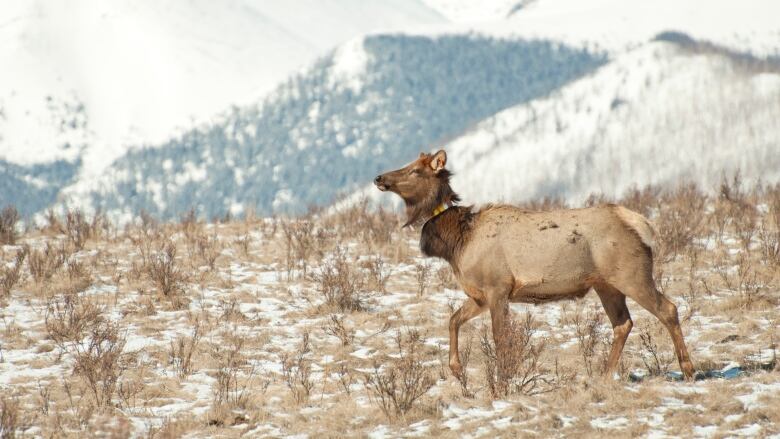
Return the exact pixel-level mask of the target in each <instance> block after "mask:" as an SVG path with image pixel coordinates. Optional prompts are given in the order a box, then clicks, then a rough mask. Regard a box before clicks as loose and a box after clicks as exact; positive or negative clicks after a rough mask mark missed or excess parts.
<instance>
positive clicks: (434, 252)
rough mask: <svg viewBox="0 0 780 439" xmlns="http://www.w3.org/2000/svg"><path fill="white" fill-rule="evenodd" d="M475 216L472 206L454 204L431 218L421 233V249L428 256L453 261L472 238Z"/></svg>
mask: <svg viewBox="0 0 780 439" xmlns="http://www.w3.org/2000/svg"><path fill="white" fill-rule="evenodd" d="M475 216H476V214H475V213H474V212H472V210H471V206H467V207H463V206H453V207H450V208H449V209H447V210H445V211H444V212H442V213H441V214H439V215H436V216H435V217H433V218H431V219H430V220H428V222H426V223H425V225H424V226H423V229H422V233H421V234H420V250H422V252H423V254H425V255H426V256H433V257H437V258H442V259H444V260H446V261H447V262H450V263H452V262H453V260H454V259H456V258H457V257H458V256H459V255H460V252H461V250H462V249H463V247H464V246H465V244H466V243H467V242H468V240H469V238H471V229H472V224H473V221H474V217H475ZM454 266H455V265H453V267H454Z"/></svg>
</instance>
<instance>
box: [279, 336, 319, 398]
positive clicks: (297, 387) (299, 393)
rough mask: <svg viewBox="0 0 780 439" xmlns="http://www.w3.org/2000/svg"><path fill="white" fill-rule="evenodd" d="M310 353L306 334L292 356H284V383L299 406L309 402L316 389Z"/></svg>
mask: <svg viewBox="0 0 780 439" xmlns="http://www.w3.org/2000/svg"><path fill="white" fill-rule="evenodd" d="M310 352H311V345H310V344H309V333H308V332H304V333H303V334H302V335H301V344H300V346H299V347H298V349H297V350H296V351H295V352H294V353H293V354H292V355H290V354H284V355H283V356H282V374H283V375H284V381H285V383H287V388H289V389H290V392H291V393H292V396H293V399H294V400H295V402H296V403H297V404H303V403H305V402H306V401H308V400H309V396H310V395H311V391H312V389H313V388H314V382H313V381H312V380H311V360H310V359H309V356H308V354H309V353H310Z"/></svg>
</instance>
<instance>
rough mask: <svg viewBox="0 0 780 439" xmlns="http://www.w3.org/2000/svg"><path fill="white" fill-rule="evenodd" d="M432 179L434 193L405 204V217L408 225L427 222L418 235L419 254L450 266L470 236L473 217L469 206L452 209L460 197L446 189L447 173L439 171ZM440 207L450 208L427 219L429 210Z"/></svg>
mask: <svg viewBox="0 0 780 439" xmlns="http://www.w3.org/2000/svg"><path fill="white" fill-rule="evenodd" d="M436 177H437V181H436V188H432V189H434V190H431V192H430V195H429V196H428V197H426V198H425V199H423V200H421V201H420V202H418V203H415V204H413V205H411V206H410V205H409V204H407V213H408V215H409V221H410V222H417V221H420V220H421V219H426V220H427V221H426V222H425V224H424V225H423V228H422V232H421V234H420V250H422V252H423V254H425V255H426V256H433V257H438V258H442V259H445V260H447V261H448V262H452V261H453V259H454V258H456V257H457V255H459V254H460V251H461V249H462V248H463V246H464V245H465V243H466V242H467V241H468V239H469V237H470V235H471V225H472V222H473V218H474V215H475V214H474V213H473V212H472V210H471V207H470V206H469V207H462V206H454V204H456V203H458V202H459V201H460V197H459V196H458V194H456V193H455V191H453V190H452V187H451V186H450V177H452V173H451V172H450V171H448V170H446V169H442V170H441V171H439V173H438V174H437V175H436ZM441 204H446V205H447V206H451V207H450V208H449V209H447V210H445V211H444V212H442V213H440V214H439V215H436V216H433V217H431V215H432V212H433V210H434V209H436V208H437V207H438V206H440V205H441ZM407 224H409V223H407Z"/></svg>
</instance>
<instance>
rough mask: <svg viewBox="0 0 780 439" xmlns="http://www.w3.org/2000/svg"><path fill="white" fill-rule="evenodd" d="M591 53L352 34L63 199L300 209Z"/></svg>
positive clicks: (112, 209) (581, 65)
mask: <svg viewBox="0 0 780 439" xmlns="http://www.w3.org/2000/svg"><path fill="white" fill-rule="evenodd" d="M603 61H604V60H603V58H602V57H600V56H598V55H592V54H589V53H588V52H585V51H581V50H572V49H568V48H566V47H565V46H561V45H557V44H553V43H550V42H545V41H526V40H494V39H491V38H484V37H476V36H474V37H471V36H460V35H453V36H447V37H437V38H428V37H422V36H421V37H416V36H405V35H373V36H369V37H366V38H361V39H356V40H354V41H352V42H350V43H348V44H345V45H343V46H342V47H340V48H339V49H338V50H336V51H334V52H333V53H331V54H330V55H329V56H327V57H325V58H323V59H321V60H320V61H319V62H318V63H317V64H315V65H314V66H313V67H311V68H310V69H308V70H307V71H306V72H304V73H302V74H301V75H298V76H296V77H294V78H291V79H290V80H289V81H288V82H287V83H286V84H285V85H283V86H282V87H280V88H279V89H278V90H276V91H275V92H274V94H273V95H272V96H271V97H270V98H269V99H267V100H265V101H264V102H263V103H262V104H261V105H259V106H256V107H247V108H243V109H236V110H235V111H233V112H232V113H230V114H227V115H225V117H224V118H223V120H221V121H219V122H216V123H214V124H209V125H206V126H203V127H202V128H200V129H197V130H193V131H190V132H188V133H185V134H183V135H182V136H180V137H178V138H176V139H174V140H172V141H170V142H168V143H165V144H163V145H161V147H155V148H145V149H142V150H138V151H133V152H130V153H129V154H127V155H126V156H124V157H123V158H122V159H121V160H118V161H117V162H115V163H114V164H113V165H112V167H111V168H110V169H109V170H108V171H107V172H106V173H105V174H104V175H103V176H102V177H101V178H100V179H97V180H95V181H87V182H79V183H78V184H75V185H73V186H72V187H70V188H69V189H68V190H66V191H65V194H64V199H65V200H66V202H68V203H69V204H80V205H91V207H93V208H101V209H103V210H105V211H107V212H109V213H112V214H114V213H115V214H120V213H124V212H128V211H129V212H133V211H138V210H139V209H146V210H147V211H149V212H151V213H154V214H158V215H161V216H163V217H172V216H176V215H178V214H179V213H181V212H182V211H186V210H187V209H189V208H190V207H193V206H194V207H196V208H197V209H198V213H200V214H201V215H205V216H207V217H211V216H214V215H223V214H225V213H226V212H232V213H233V214H238V213H241V211H242V210H243V209H244V208H249V207H254V208H256V209H257V210H258V211H261V212H266V213H268V212H271V211H273V212H302V211H305V209H306V208H307V207H308V206H309V205H315V204H319V205H323V204H328V203H330V202H331V201H332V200H333V199H334V197H335V195H336V194H338V193H339V192H341V191H346V190H350V189H351V188H355V187H356V185H358V184H360V183H362V182H364V181H366V180H367V179H370V178H371V177H372V176H373V175H375V173H376V172H377V171H379V170H380V169H382V168H383V167H384V166H385V165H386V164H387V163H394V162H398V161H400V160H405V159H406V158H407V157H409V155H410V154H416V153H417V152H419V151H420V150H421V149H427V148H429V147H430V146H431V145H433V144H435V143H437V142H441V141H444V140H445V139H447V138H450V137H453V136H456V135H458V134H460V133H462V132H463V131H464V130H466V129H467V128H468V127H469V126H471V125H473V124H475V123H477V122H478V121H480V120H482V119H483V118H485V117H488V116H490V115H492V114H494V113H495V112H497V111H500V110H502V109H504V108H507V107H510V106H512V105H516V104H517V103H519V102H525V101H528V100H531V99H535V98H539V97H542V96H545V95H547V94H548V93H550V92H552V91H554V90H556V89H557V88H559V87H560V86H561V85H563V84H565V83H566V82H568V81H571V80H573V79H576V78H578V77H580V76H582V75H583V74H585V73H587V72H589V71H591V70H592V69H594V68H596V67H597V66H599V65H600V64H601V63H603ZM480 66H489V68H485V67H480Z"/></svg>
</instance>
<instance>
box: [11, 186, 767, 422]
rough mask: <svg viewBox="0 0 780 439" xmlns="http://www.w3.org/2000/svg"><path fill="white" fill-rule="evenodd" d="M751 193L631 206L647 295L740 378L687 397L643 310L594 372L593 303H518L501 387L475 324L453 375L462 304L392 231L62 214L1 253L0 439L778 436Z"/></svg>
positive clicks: (350, 223)
mask: <svg viewBox="0 0 780 439" xmlns="http://www.w3.org/2000/svg"><path fill="white" fill-rule="evenodd" d="M737 188H738V186H737V185H733V184H727V185H725V187H724V188H723V189H722V190H721V196H719V197H714V198H713V197H710V198H707V197H704V196H703V195H701V193H699V192H697V191H696V190H693V189H691V188H690V187H687V188H681V189H680V190H678V191H676V192H674V193H668V194H661V195H659V194H658V192H657V191H654V190H652V189H648V190H645V191H638V192H635V193H633V194H630V195H628V196H626V197H625V198H624V199H623V200H622V202H623V203H625V204H627V205H629V206H631V207H632V208H634V209H637V210H639V211H642V212H645V213H648V214H649V215H650V217H651V218H652V221H653V223H654V224H655V226H656V227H657V228H658V230H659V248H658V249H657V254H658V259H659V262H657V266H656V278H657V279H658V280H659V288H660V289H661V290H663V291H664V292H665V294H667V295H668V296H669V297H671V298H672V300H673V301H674V302H675V303H676V304H677V305H678V307H679V310H680V316H681V319H682V321H683V323H682V325H683V331H684V334H685V339H686V342H687V344H688V347H689V350H690V352H691V356H692V359H693V361H694V364H695V365H696V367H697V369H698V370H709V371H722V370H728V369H731V368H733V367H735V366H739V367H740V368H741V370H742V371H743V373H744V374H743V375H741V376H738V377H736V378H734V379H728V380H726V379H722V378H711V379H706V380H701V381H695V382H677V381H672V380H670V378H669V377H668V376H667V375H668V373H669V372H672V373H673V372H674V371H676V370H678V367H677V363H676V360H675V359H674V356H673V353H672V352H673V351H672V347H671V343H670V339H669V337H668V334H667V333H666V331H665V330H664V329H663V327H662V326H661V325H660V323H659V322H658V321H656V320H655V319H654V318H653V317H651V316H650V315H649V314H648V313H646V312H645V311H643V310H641V309H639V307H638V306H636V304H634V303H630V302H629V308H630V310H631V312H632V316H633V319H634V323H635V324H634V331H633V332H632V334H631V336H630V337H629V339H628V343H627V345H626V349H625V351H624V354H623V357H622V362H621V365H620V373H619V374H617V375H616V376H614V377H602V375H601V367H602V364H603V361H604V359H605V356H606V352H607V349H608V346H609V342H610V339H611V330H610V327H609V322H608V320H607V319H606V317H605V315H604V313H603V311H602V310H601V306H600V304H599V302H598V299H597V298H596V296H595V295H588V296H586V297H585V298H584V299H582V300H580V301H569V302H558V303H553V304H547V305H540V306H531V305H513V307H512V311H513V316H514V320H515V321H516V322H517V328H519V334H520V336H521V338H522V340H523V343H524V344H523V345H522V346H524V347H523V348H522V352H523V354H522V355H520V356H518V358H517V359H516V361H515V365H516V367H515V368H513V369H512V372H511V373H510V374H509V375H508V376H501V375H497V374H496V373H495V357H492V356H491V355H494V354H492V352H493V351H492V349H493V346H492V342H491V339H490V337H488V336H487V334H489V319H488V318H487V317H486V316H483V317H481V318H478V319H475V320H474V321H472V322H470V323H469V324H467V325H465V326H464V328H463V329H462V332H461V356H462V358H463V361H464V363H465V364H466V371H467V373H466V377H467V379H466V380H464V381H459V380H457V379H455V378H454V377H453V376H452V375H451V373H450V372H449V370H448V367H447V349H448V338H447V322H448V318H449V316H450V314H451V313H452V311H453V309H456V308H457V307H458V306H459V304H460V303H461V302H462V301H463V299H464V297H465V295H464V294H463V292H462V291H460V290H459V288H458V286H457V284H455V283H454V281H453V279H452V275H451V273H450V271H449V268H448V267H447V266H445V265H443V264H442V263H441V262H438V261H433V260H425V259H422V258H421V257H420V253H419V250H418V249H417V238H418V236H417V235H416V233H415V232H413V231H403V232H402V231H400V229H399V224H400V220H399V218H397V217H396V216H395V215H391V214H383V213H368V212H366V211H365V210H363V209H362V208H361V207H355V208H352V209H348V210H345V211H342V212H340V213H338V214H335V215H324V214H317V215H311V216H308V217H305V218H302V219H298V220H285V219H279V218H277V219H255V218H252V217H250V218H247V219H245V220H227V221H222V222H217V223H208V224H204V223H200V222H197V221H194V219H193V218H191V217H185V218H183V219H182V220H181V221H180V222H177V223H172V224H157V223H155V222H154V221H153V220H151V219H149V218H146V219H145V220H138V221H136V223H135V224H134V225H132V226H128V227H126V228H123V229H116V228H114V227H113V226H111V225H110V224H108V223H106V222H102V221H101V220H100V219H98V220H96V221H92V220H91V219H89V221H87V219H85V218H83V217H78V215H71V217H70V219H69V220H68V219H66V218H60V219H56V218H50V222H49V224H48V225H47V226H46V227H45V228H42V229H30V230H28V231H26V232H25V233H23V234H21V235H20V236H18V237H17V238H18V239H16V242H15V243H13V244H7V245H4V246H2V247H1V248H2V251H1V252H0V258H2V264H0V269H2V271H0V287H2V289H1V290H0V395H2V397H0V407H1V409H0V410H1V411H2V416H0V432H2V434H6V433H11V435H13V434H14V433H16V435H17V437H37V436H46V437H51V436H56V437H82V436H83V435H85V434H87V433H88V434H90V435H105V436H111V437H128V436H130V437H140V436H143V437H182V436H186V437H213V436H219V437H237V436H242V435H243V436H248V437H343V436H350V437H374V438H381V437H398V436H409V437H429V436H440V437H496V436H503V437H519V436H525V437H551V436H552V437H571V436H577V437H603V436H606V435H610V436H614V435H616V436H622V437H628V436H645V437H680V436H682V437H724V436H727V437H780V415H778V414H780V366H778V363H777V352H776V349H777V342H778V337H780V333H779V332H778V321H780V294H778V291H779V290H778V288H780V228H778V227H779V226H780V191H778V189H777V188H774V189H772V190H769V189H767V190H761V191H753V192H746V191H744V190H738V189H737ZM591 200H592V202H598V201H600V200H601V199H600V198H599V197H592V198H591ZM555 204H556V202H555V201H551V200H547V202H546V203H541V202H539V203H536V204H535V205H533V206H529V207H531V208H549V207H551V206H554V205H555ZM0 236H3V237H4V238H7V237H8V236H5V235H2V234H0ZM17 255H19V256H17ZM20 259H21V262H19V261H20ZM467 356H468V359H466V357H467ZM383 402H384V404H383Z"/></svg>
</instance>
